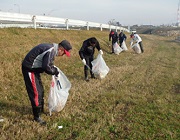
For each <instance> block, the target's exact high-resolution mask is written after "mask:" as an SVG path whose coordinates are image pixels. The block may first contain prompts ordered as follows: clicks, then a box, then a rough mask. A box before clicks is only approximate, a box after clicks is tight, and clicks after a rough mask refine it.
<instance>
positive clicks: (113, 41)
mask: <svg viewBox="0 0 180 140" xmlns="http://www.w3.org/2000/svg"><path fill="white" fill-rule="evenodd" d="M116 42H117V41H116V40H112V53H114V47H113V45H114V44H115V43H116Z"/></svg>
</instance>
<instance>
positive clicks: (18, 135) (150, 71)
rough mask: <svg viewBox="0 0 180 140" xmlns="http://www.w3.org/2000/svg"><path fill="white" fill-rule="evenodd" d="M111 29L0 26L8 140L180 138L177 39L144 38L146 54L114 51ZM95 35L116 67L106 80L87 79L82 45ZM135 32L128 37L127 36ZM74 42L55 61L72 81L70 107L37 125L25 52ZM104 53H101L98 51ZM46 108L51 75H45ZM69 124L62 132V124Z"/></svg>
mask: <svg viewBox="0 0 180 140" xmlns="http://www.w3.org/2000/svg"><path fill="white" fill-rule="evenodd" d="M108 34H109V32H107V31H103V32H100V31H66V30H44V29H37V30H34V29H20V28H7V29H0V35H1V37H0V50H1V55H0V60H1V61H0V63H1V67H0V83H1V86H0V116H3V117H4V119H5V121H4V122H0V136H1V139H2V140H7V139H8V140H9V139H10V140H14V139H18V140H20V139H22V140H24V139H27V140H37V139H49V140H61V139H62V140H64V139H66V140H72V139H76V140H120V139H127V140H137V139H138V140H165V139H166V140H176V139H177V140H178V139H179V138H180V123H179V120H180V104H179V103H180V55H179V52H180V44H179V43H176V42H174V41H173V38H169V37H168V38H166V37H160V36H154V35H141V36H142V38H143V45H144V50H145V52H144V54H135V53H134V52H133V50H132V49H130V48H129V44H130V43H129V42H130V38H128V39H127V41H126V44H127V46H128V48H129V50H128V51H127V52H123V53H120V55H112V54H110V52H111V48H110V47H109V44H111V42H109V41H108ZM92 36H95V37H96V38H97V39H98V40H99V42H100V45H101V47H102V49H103V51H104V55H103V58H104V60H105V61H106V64H107V65H108V66H109V68H110V72H109V73H108V75H107V76H106V77H105V79H102V80H97V79H96V80H90V82H85V81H84V74H83V64H82V62H81V60H80V57H79V55H78V50H79V49H80V47H81V45H82V42H83V41H84V40H85V39H87V38H89V37H92ZM127 36H129V34H127ZM63 39H67V40H69V41H70V42H71V44H72V46H73V50H72V56H71V57H70V58H67V57H66V56H63V57H57V58H56V60H55V65H56V66H58V67H59V68H60V69H61V70H62V71H63V72H64V73H65V75H66V76H67V77H68V79H69V80H70V82H71V84H72V88H71V89H70V91H69V98H68V101H67V103H66V106H65V108H64V109H63V110H62V111H61V112H58V113H55V112H53V114H52V116H49V115H47V116H46V115H42V118H43V119H45V120H46V121H47V123H48V124H47V126H40V125H39V124H37V123H36V122H33V121H32V119H33V116H32V111H31V106H30V101H29V99H28V96H27V92H26V89H25V86H24V81H23V77H22V73H21V62H22V60H23V58H24V56H25V55H26V53H27V52H28V51H29V50H30V49H31V48H32V47H34V46H35V45H37V44H39V43H45V42H49V43H53V42H55V43H59V42H60V41H61V40H63ZM95 56H97V51H96V55H95ZM42 80H43V85H44V88H45V109H46V111H47V112H48V102H47V98H48V94H49V88H50V81H51V76H50V75H47V74H42ZM59 125H62V126H63V128H62V129H58V128H57V127H58V126H59Z"/></svg>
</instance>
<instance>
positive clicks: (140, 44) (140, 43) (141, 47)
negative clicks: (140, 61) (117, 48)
mask: <svg viewBox="0 0 180 140" xmlns="http://www.w3.org/2000/svg"><path fill="white" fill-rule="evenodd" d="M139 46H140V49H141V52H142V53H143V52H144V49H143V45H142V41H141V42H139Z"/></svg>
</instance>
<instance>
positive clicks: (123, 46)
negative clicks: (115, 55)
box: [121, 41, 128, 51]
mask: <svg viewBox="0 0 180 140" xmlns="http://www.w3.org/2000/svg"><path fill="white" fill-rule="evenodd" d="M121 48H122V49H123V51H127V50H128V48H127V46H126V42H125V41H123V42H122V45H121Z"/></svg>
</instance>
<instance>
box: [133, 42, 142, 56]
mask: <svg viewBox="0 0 180 140" xmlns="http://www.w3.org/2000/svg"><path fill="white" fill-rule="evenodd" d="M132 49H133V50H134V51H135V52H136V53H138V54H139V53H141V49H140V46H139V44H138V43H135V44H134V45H133V46H132Z"/></svg>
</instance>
